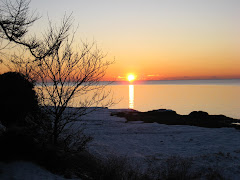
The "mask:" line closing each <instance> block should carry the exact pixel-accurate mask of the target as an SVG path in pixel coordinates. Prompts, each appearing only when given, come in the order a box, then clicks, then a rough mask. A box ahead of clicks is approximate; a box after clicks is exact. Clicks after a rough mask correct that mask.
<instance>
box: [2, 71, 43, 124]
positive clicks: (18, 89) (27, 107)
mask: <svg viewBox="0 0 240 180" xmlns="http://www.w3.org/2000/svg"><path fill="white" fill-rule="evenodd" d="M0 84H1V88H0V99H1V103H0V113H1V116H2V118H1V122H2V124H3V125H4V126H5V127H7V128H8V127H12V126H25V125H26V121H25V118H26V116H27V115H28V114H33V113H34V111H36V110H37V107H38V101H37V96H36V94H35V91H34V89H33V87H34V86H33V84H32V83H31V82H29V81H28V80H27V79H26V78H25V77H24V75H22V74H20V73H17V72H7V73H4V74H2V75H0Z"/></svg>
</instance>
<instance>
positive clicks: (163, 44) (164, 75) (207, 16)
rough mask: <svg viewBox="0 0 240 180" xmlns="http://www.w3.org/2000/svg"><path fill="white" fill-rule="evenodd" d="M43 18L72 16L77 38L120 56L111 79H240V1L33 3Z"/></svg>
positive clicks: (40, 26) (39, 25)
mask: <svg viewBox="0 0 240 180" xmlns="http://www.w3.org/2000/svg"><path fill="white" fill-rule="evenodd" d="M31 8H32V9H33V10H36V11H37V12H38V13H39V15H40V16H42V18H41V19H40V20H39V21H38V22H37V23H36V25H35V26H34V27H33V29H34V30H35V31H38V30H44V27H46V25H47V16H49V18H50V19H52V20H53V21H54V22H56V23H58V22H59V21H60V19H61V18H62V17H63V16H64V14H65V13H66V14H71V13H73V17H74V27H77V26H79V28H78V33H77V38H79V40H80V39H83V40H84V39H88V40H89V41H92V40H93V39H94V40H95V41H97V43H98V45H99V47H100V48H102V49H103V51H104V52H106V53H108V56H107V58H108V59H110V60H111V59H114V58H115V64H114V65H112V66H111V67H110V68H109V71H108V74H107V77H109V78H115V79H116V80H119V78H117V77H126V76H127V74H128V73H134V74H135V75H137V77H138V79H196V78H236V77H238V78H240V34H239V33H240V21H239V17H240V1H239V0H41V1H39V0H32V2H31Z"/></svg>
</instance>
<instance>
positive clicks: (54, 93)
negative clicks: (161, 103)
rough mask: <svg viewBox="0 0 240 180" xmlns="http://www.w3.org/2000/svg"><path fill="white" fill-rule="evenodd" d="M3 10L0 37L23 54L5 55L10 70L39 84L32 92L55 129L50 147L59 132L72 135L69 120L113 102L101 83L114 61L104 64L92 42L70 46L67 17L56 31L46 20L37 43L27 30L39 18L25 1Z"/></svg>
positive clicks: (6, 6) (103, 59) (72, 39)
mask: <svg viewBox="0 0 240 180" xmlns="http://www.w3.org/2000/svg"><path fill="white" fill-rule="evenodd" d="M2 9H3V11H1V12H0V39H1V40H3V41H4V42H8V43H10V44H15V45H18V46H21V47H23V50H24V52H23V53H22V55H18V54H13V55H12V56H10V57H9V59H8V60H9V61H8V62H9V63H8V67H9V68H10V69H11V70H12V71H16V72H20V73H22V74H24V75H25V77H26V78H27V79H28V80H30V81H31V82H37V83H38V85H37V86H35V88H36V93H37V96H38V98H39V103H40V105H41V107H42V111H43V112H45V113H46V114H48V115H49V116H50V117H51V118H50V120H51V121H52V125H53V127H52V131H51V132H50V133H51V135H52V137H53V142H54V144H57V142H58V139H59V138H60V136H61V135H63V133H64V137H65V139H68V137H71V136H72V134H71V133H72V132H71V126H72V124H73V122H75V121H79V120H80V118H79V117H81V116H82V115H85V114H86V113H90V112H91V111H89V110H88V107H90V106H101V107H107V106H109V105H111V104H112V99H110V100H109V101H104V100H105V99H106V98H107V97H108V95H109V93H108V92H107V93H106V92H104V87H105V86H106V85H101V84H100V83H99V82H100V81H101V80H102V78H103V77H104V75H105V74H106V70H107V68H108V66H109V65H110V64H111V63H112V62H110V61H108V60H105V55H104V54H103V53H102V51H101V50H99V49H98V48H97V46H96V45H95V43H85V42H82V44H80V45H79V46H78V48H74V47H73V45H74V40H75V36H74V33H72V34H71V33H70V30H72V29H71V27H72V18H71V16H64V18H63V19H62V22H61V25H60V27H55V26H53V25H52V23H51V22H49V24H48V25H49V26H48V30H47V31H46V32H45V33H44V34H43V36H42V39H37V38H36V37H32V36H30V37H29V36H27V35H28V30H29V26H30V25H32V24H33V23H34V22H35V21H36V20H37V19H38V18H37V17H36V16H33V15H30V14H29V1H26V0H16V1H14V3H12V2H11V1H6V3H5V4H4V6H2ZM73 32H74V31H73ZM7 45H9V44H7ZM74 46H75V45H74ZM4 47H7V46H4ZM25 54H27V55H26V56H25ZM76 97H78V98H76ZM74 100H75V101H78V102H77V103H75V106H78V108H71V110H70V109H68V111H66V110H67V107H69V106H72V105H73V104H72V103H73V101H74ZM66 132H69V133H70V134H68V133H67V134H66ZM61 137H63V136H61Z"/></svg>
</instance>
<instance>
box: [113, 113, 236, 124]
mask: <svg viewBox="0 0 240 180" xmlns="http://www.w3.org/2000/svg"><path fill="white" fill-rule="evenodd" d="M111 115H113V116H118V117H125V118H126V120H127V121H126V122H128V121H143V122H145V123H153V122H157V123H159V124H167V125H190V126H199V127H208V128H221V127H234V128H237V129H240V125H239V124H240V120H239V119H233V118H231V117H227V116H225V115H209V114H208V113H207V112H204V111H193V112H191V113H190V114H188V115H180V114H177V113H176V111H173V110H168V109H158V110H152V111H147V112H139V111H135V110H131V111H122V112H114V113H112V114H111Z"/></svg>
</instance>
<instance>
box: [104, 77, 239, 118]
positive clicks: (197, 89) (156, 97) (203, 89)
mask: <svg viewBox="0 0 240 180" xmlns="http://www.w3.org/2000/svg"><path fill="white" fill-rule="evenodd" d="M106 89H111V90H112V92H113V93H114V98H115V99H116V100H121V101H120V102H119V103H118V104H116V105H114V106H112V107H110V108H114V109H122V108H124V109H125V108H130V109H136V110H139V111H149V110H153V109H172V110H174V111H176V112H177V113H178V114H189V113H190V112H192V111H196V110H197V111H199V110H202V111H206V112H208V113H209V114H223V115H226V116H229V117H233V118H238V119H240V80H178V81H146V82H135V83H134V84H128V83H125V84H124V83H121V82H119V83H113V84H112V85H110V86H107V88H106Z"/></svg>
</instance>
